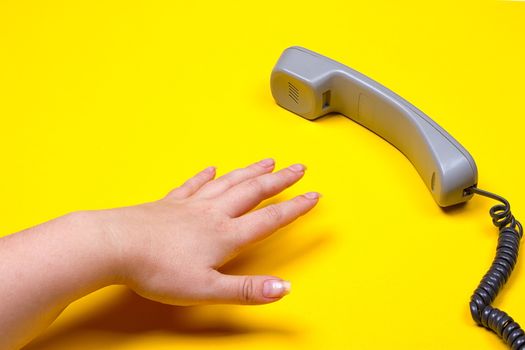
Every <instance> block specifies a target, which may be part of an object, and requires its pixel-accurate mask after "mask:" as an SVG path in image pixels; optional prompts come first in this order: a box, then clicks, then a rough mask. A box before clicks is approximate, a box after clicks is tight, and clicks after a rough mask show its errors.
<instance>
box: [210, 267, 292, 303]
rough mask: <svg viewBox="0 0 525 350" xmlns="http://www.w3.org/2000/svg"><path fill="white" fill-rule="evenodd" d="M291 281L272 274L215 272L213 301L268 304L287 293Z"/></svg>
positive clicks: (289, 289)
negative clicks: (256, 274) (246, 274)
mask: <svg viewBox="0 0 525 350" xmlns="http://www.w3.org/2000/svg"><path fill="white" fill-rule="evenodd" d="M290 291H291V283H290V282H289V281H284V280H282V279H280V278H278V277H273V276H231V275H223V274H221V273H219V272H217V275H216V278H215V280H214V282H213V295H212V296H211V299H213V300H212V301H213V302H219V303H228V304H249V305H257V304H268V303H273V302H274V301H277V300H279V299H281V298H282V297H284V296H285V295H287V294H289V293H290Z"/></svg>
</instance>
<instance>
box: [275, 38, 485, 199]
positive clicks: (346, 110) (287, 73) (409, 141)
mask: <svg viewBox="0 0 525 350" xmlns="http://www.w3.org/2000/svg"><path fill="white" fill-rule="evenodd" d="M271 89H272V94H273V97H274V98H275V100H276V102H277V103H278V104H279V105H281V106H282V107H284V108H286V109H288V110H290V111H292V112H294V113H296V114H298V115H300V116H301V117H304V118H306V119H310V120H314V119H317V118H319V117H322V116H323V115H325V114H328V113H332V112H337V113H341V114H344V115H345V116H347V117H349V118H351V119H352V120H354V121H355V122H357V123H359V124H361V125H363V126H365V127H366V128H368V129H370V130H371V131H373V132H374V133H376V134H377V135H379V136H381V137H382V138H384V139H385V140H386V141H388V142H390V143H391V144H392V145H394V146H395V147H396V148H397V149H399V150H400V151H401V152H402V153H403V154H404V155H405V156H406V157H407V158H408V159H409V160H410V161H411V162H412V164H413V165H414V166H415V168H416V169H417V171H418V173H419V175H420V176H421V178H422V179H423V181H424V183H425V185H426V186H427V187H428V189H429V190H430V192H431V193H432V196H433V197H434V199H435V201H436V202H437V204H439V205H440V206H442V207H447V206H450V205H454V204H458V203H461V202H466V201H467V200H469V199H470V198H471V197H472V192H471V191H469V190H468V189H469V188H471V187H475V186H476V184H477V168H476V163H475V162H474V159H473V158H472V157H471V155H470V154H469V153H468V152H467V150H466V149H465V148H463V146H461V145H460V144H459V143H458V142H457V141H456V140H455V139H454V138H453V137H452V136H451V135H450V134H449V133H447V132H446V131H445V130H444V129H443V128H441V127H440V126H439V125H438V124H436V123H435V122H434V121H433V120H432V119H430V118H429V117H428V116H426V115H425V114H424V113H423V112H421V111H420V110H419V109H417V108H416V107H414V106H413V105H412V104H410V103H409V102H408V101H406V100H404V99H403V98H402V97H400V96H398V95H397V94H395V93H394V92H392V91H391V90H389V89H387V88H386V87H384V86H382V85H381V84H379V83H377V82H375V81H373V80H372V79H370V78H368V77H366V76H365V75H363V74H361V73H359V72H357V71H355V70H353V69H351V68H349V67H347V66H345V65H343V64H341V63H338V62H336V61H334V60H332V59H330V58H328V57H324V56H322V55H319V54H317V53H315V52H313V51H310V50H307V49H305V48H302V47H290V48H288V49H286V50H285V51H284V52H283V53H282V55H281V57H280V58H279V61H278V62H277V64H276V65H275V67H274V69H273V71H272V76H271Z"/></svg>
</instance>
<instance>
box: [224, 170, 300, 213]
mask: <svg viewBox="0 0 525 350" xmlns="http://www.w3.org/2000/svg"><path fill="white" fill-rule="evenodd" d="M305 170H306V167H305V166H304V165H302V164H294V165H291V166H289V167H288V168H285V169H281V170H279V171H278V172H275V173H272V174H265V175H261V176H259V177H256V178H253V179H250V180H247V181H244V182H242V183H240V184H238V185H237V186H234V187H232V188H230V189H229V190H228V191H226V192H225V193H224V194H222V195H221V196H219V197H217V199H216V203H217V205H218V206H219V208H223V209H224V210H225V211H226V213H227V214H228V215H230V216H231V217H238V216H239V215H242V214H244V213H246V212H247V211H249V210H251V209H253V208H255V207H256V206H257V205H258V204H259V203H260V202H262V201H263V200H265V199H267V198H270V197H272V196H275V195H276V194H278V193H279V192H281V191H283V190H284V189H286V188H288V187H290V186H291V185H293V184H294V183H296V182H297V181H299V179H301V178H302V177H303V175H304V171H305Z"/></svg>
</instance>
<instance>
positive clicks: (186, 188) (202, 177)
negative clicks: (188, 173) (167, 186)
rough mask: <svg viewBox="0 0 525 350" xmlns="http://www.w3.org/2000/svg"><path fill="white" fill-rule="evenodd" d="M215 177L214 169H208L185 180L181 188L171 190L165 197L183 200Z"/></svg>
mask: <svg viewBox="0 0 525 350" xmlns="http://www.w3.org/2000/svg"><path fill="white" fill-rule="evenodd" d="M214 177H215V167H208V168H206V169H204V170H202V171H201V172H199V173H197V174H196V175H194V176H193V177H192V178H190V179H189V180H187V181H186V182H185V183H184V184H182V186H179V187H177V188H175V189H174V190H172V191H171V192H170V193H168V195H167V196H166V197H169V198H176V199H184V198H187V197H189V196H191V195H192V194H194V193H195V192H196V191H198V190H199V188H201V187H202V186H204V185H205V184H206V183H207V182H209V181H211V180H213V178H214Z"/></svg>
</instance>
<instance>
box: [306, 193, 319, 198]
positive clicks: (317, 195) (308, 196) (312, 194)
mask: <svg viewBox="0 0 525 350" xmlns="http://www.w3.org/2000/svg"><path fill="white" fill-rule="evenodd" d="M303 196H305V197H306V198H308V199H318V198H321V194H320V193H319V192H307V193H305V194H304V195H303Z"/></svg>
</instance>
